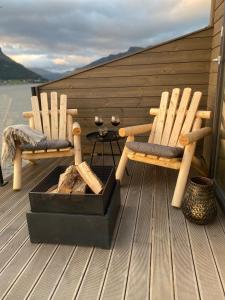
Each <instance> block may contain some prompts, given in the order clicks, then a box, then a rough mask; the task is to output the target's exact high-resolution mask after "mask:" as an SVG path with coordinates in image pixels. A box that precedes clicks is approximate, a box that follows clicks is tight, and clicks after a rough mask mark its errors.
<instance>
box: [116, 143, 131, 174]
mask: <svg viewBox="0 0 225 300" xmlns="http://www.w3.org/2000/svg"><path fill="white" fill-rule="evenodd" d="M116 143H117V146H118V148H119V152H120V155H121V154H122V151H121V148H120V144H119V142H118V141H116ZM125 170H126V174H127V176H129V173H128V170H127V167H126V168H125Z"/></svg>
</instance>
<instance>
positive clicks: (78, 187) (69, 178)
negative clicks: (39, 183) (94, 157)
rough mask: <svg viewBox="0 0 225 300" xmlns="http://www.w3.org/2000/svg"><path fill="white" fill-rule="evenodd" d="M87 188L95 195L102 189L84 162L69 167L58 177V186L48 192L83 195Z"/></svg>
mask: <svg viewBox="0 0 225 300" xmlns="http://www.w3.org/2000/svg"><path fill="white" fill-rule="evenodd" d="M87 186H89V188H90V189H91V190H92V191H93V192H94V193H95V194H99V193H100V192H101V191H102V190H103V187H104V185H103V183H102V182H101V180H100V179H99V178H98V177H97V176H96V174H94V172H93V171H92V170H91V168H90V166H89V165H88V164H87V163H86V162H82V163H81V164H79V165H77V166H74V165H72V166H69V167H68V168H67V169H66V170H65V172H64V173H62V174H61V175H60V177H59V182H58V184H57V185H56V186H53V187H51V188H50V189H49V190H48V192H49V193H61V194H71V193H72V194H84V193H85V192H86V188H87Z"/></svg>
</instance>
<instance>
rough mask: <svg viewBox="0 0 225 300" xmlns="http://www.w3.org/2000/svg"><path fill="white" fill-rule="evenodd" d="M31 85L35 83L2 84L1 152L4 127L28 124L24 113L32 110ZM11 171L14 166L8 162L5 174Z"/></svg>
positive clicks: (0, 100)
mask: <svg viewBox="0 0 225 300" xmlns="http://www.w3.org/2000/svg"><path fill="white" fill-rule="evenodd" d="M31 86H34V85H33V84H32V85H31V84H22V85H3V86H0V152H1V147H2V132H3V130H4V128H5V127H7V126H9V125H13V124H27V121H26V119H24V118H23V116H22V113H23V112H24V111H30V110H31V100H30V99H31ZM11 172H12V166H11V164H8V165H7V166H6V167H5V168H4V169H3V175H4V176H8V175H9V174H10V173H11Z"/></svg>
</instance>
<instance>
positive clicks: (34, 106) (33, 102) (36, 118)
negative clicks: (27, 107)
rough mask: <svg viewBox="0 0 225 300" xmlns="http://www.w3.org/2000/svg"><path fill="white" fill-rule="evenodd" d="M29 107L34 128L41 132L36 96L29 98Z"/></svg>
mask: <svg viewBox="0 0 225 300" xmlns="http://www.w3.org/2000/svg"><path fill="white" fill-rule="evenodd" d="M31 106H32V111H33V118H34V128H35V129H37V130H39V131H41V132H43V129H42V121H41V114H40V108H39V101H38V97H37V96H32V97H31Z"/></svg>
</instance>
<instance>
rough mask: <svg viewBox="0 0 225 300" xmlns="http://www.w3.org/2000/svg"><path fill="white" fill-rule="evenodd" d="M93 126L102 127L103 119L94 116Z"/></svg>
mask: <svg viewBox="0 0 225 300" xmlns="http://www.w3.org/2000/svg"><path fill="white" fill-rule="evenodd" d="M95 125H96V126H98V127H100V126H102V125H103V119H102V117H101V116H95Z"/></svg>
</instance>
